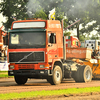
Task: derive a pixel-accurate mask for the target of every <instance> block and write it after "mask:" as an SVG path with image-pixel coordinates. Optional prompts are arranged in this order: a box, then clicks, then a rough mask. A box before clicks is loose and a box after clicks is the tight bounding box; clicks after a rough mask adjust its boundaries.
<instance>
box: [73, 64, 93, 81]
mask: <svg viewBox="0 0 100 100" xmlns="http://www.w3.org/2000/svg"><path fill="white" fill-rule="evenodd" d="M72 78H74V80H75V82H90V81H91V80H92V69H91V67H90V66H88V65H84V66H80V67H79V68H78V70H77V71H74V72H72Z"/></svg>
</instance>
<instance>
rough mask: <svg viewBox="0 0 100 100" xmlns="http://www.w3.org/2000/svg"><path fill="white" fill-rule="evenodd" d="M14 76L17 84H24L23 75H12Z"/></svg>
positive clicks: (24, 78)
mask: <svg viewBox="0 0 100 100" xmlns="http://www.w3.org/2000/svg"><path fill="white" fill-rule="evenodd" d="M14 78H15V82H16V83H17V84H18V85H22V84H25V83H26V82H27V79H28V78H27V77H25V76H14Z"/></svg>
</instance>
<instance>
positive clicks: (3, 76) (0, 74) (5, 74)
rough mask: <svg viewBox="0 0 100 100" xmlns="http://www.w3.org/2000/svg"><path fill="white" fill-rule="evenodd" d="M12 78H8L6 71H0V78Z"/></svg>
mask: <svg viewBox="0 0 100 100" xmlns="http://www.w3.org/2000/svg"><path fill="white" fill-rule="evenodd" d="M8 77H13V76H8V71H0V78H8Z"/></svg>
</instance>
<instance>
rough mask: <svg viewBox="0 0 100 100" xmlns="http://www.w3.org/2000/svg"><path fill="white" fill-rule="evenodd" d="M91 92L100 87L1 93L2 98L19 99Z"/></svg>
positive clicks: (2, 99)
mask: <svg viewBox="0 0 100 100" xmlns="http://www.w3.org/2000/svg"><path fill="white" fill-rule="evenodd" d="M91 92H100V87H89V88H69V89H62V90H48V91H46V90H43V91H31V92H21V93H5V94H0V100H7V99H19V98H31V97H39V96H54V95H63V94H66V95H67V94H82V93H91Z"/></svg>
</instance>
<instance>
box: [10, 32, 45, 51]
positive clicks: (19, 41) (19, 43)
mask: <svg viewBox="0 0 100 100" xmlns="http://www.w3.org/2000/svg"><path fill="white" fill-rule="evenodd" d="M45 46H46V32H45V31H40V32H37V31H31V32H12V33H10V37H9V49H17V48H18V49H20V48H45Z"/></svg>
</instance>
